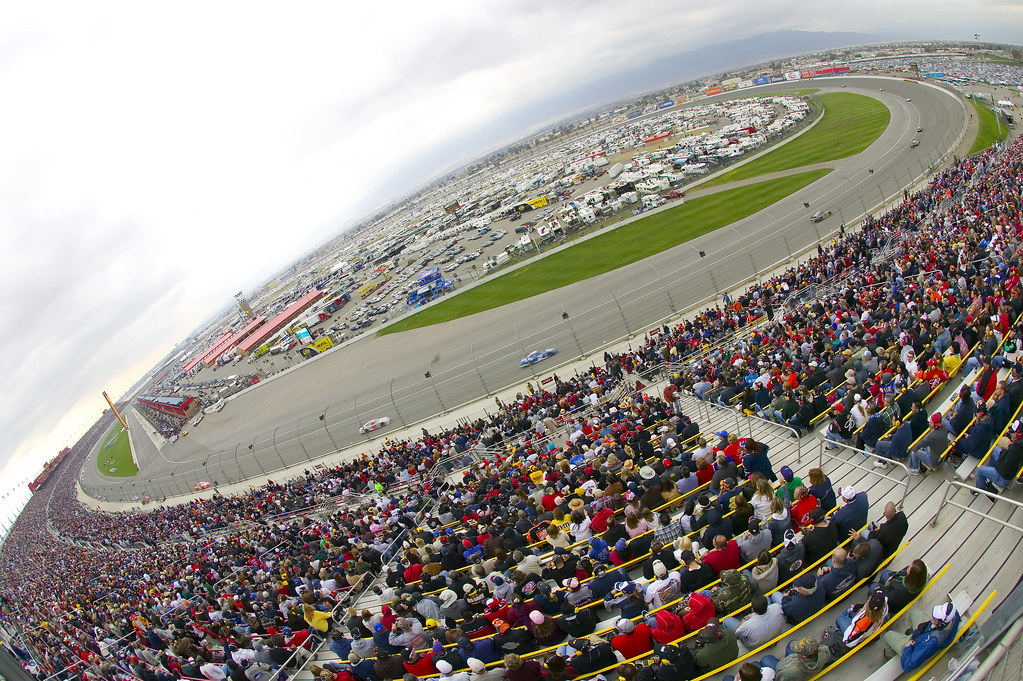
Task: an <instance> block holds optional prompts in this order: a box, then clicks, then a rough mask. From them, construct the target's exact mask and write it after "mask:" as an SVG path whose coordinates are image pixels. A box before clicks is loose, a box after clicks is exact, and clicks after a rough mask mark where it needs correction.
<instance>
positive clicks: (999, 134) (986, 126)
mask: <svg viewBox="0 0 1023 681" xmlns="http://www.w3.org/2000/svg"><path fill="white" fill-rule="evenodd" d="M970 102H972V103H973V108H974V109H975V110H976V112H977V122H978V123H979V124H980V129H979V130H977V138H976V139H975V140H973V146H971V147H970V152H969V154H967V155H968V156H972V155H973V154H976V153H978V152H981V151H984V150H985V149H987V148H988V147H990V146H991V145H992V144H994V143H995V142H997V141H999V140H1004V139H1005V138H1006V137H1007V136H1008V135H1009V128H1008V127H1006V125H1005V123H1004V122H1003V123H1002V124H1001V129H999V125H998V117H997V116H996V115H995V112H994V111H992V110H991V109H989V108H987V107H986V106H984V104H982V103H981V102H978V101H977V100H976V99H971V100H970Z"/></svg>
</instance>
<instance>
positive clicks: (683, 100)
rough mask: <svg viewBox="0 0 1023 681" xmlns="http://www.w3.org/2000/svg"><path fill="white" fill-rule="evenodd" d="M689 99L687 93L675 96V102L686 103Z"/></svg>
mask: <svg viewBox="0 0 1023 681" xmlns="http://www.w3.org/2000/svg"><path fill="white" fill-rule="evenodd" d="M688 100H689V98H688V97H686V96H685V95H679V96H678V97H676V98H675V104H685V103H686V102H687V101H688Z"/></svg>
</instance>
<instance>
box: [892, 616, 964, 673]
mask: <svg viewBox="0 0 1023 681" xmlns="http://www.w3.org/2000/svg"><path fill="white" fill-rule="evenodd" d="M908 617H909V623H910V625H911V626H912V627H913V629H912V631H911V633H909V634H902V633H900V632H898V631H891V630H889V631H886V632H885V634H884V637H883V639H884V649H885V650H884V654H885V657H886V658H892V657H895V656H899V657H900V661H901V662H902V669H903V671H907V672H908V671H912V670H914V669H917V668H919V667H920V666H921V665H923V664H924V663H925V662H927V660H929V659H931V658H932V657H934V656H935V655H937V654H938V653H939V652H941V651H942V650H943V649H945V648H947V647H948V646H949V645H951V644H952V641H954V640H955V636H956V633H957V632H958V631H959V613H958V612H956V609H955V606H954V605H952V604H951V603H940V604H938V605H936V606H934V607H933V608H931V610H930V612H928V611H926V610H922V609H919V608H916V607H913V608H910V609H909V615H908Z"/></svg>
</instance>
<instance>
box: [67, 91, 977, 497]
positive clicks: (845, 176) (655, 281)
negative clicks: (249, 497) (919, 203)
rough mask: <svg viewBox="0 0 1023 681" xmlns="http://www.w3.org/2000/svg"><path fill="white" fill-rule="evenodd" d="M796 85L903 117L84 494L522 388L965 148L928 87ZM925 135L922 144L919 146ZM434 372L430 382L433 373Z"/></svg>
mask: <svg viewBox="0 0 1023 681" xmlns="http://www.w3.org/2000/svg"><path fill="white" fill-rule="evenodd" d="M843 83H844V84H845V85H846V86H847V87H846V88H845V89H842V88H841V85H842V84H843ZM794 87H801V88H807V87H814V88H819V89H820V90H821V91H822V92H827V91H845V92H854V93H862V94H866V95H869V96H872V97H876V98H878V99H879V100H880V101H882V102H883V103H884V104H885V105H886V106H888V108H889V109H890V110H891V122H890V124H889V126H888V128H887V129H886V130H885V132H884V133H883V134H882V135H881V136H880V137H879V138H878V139H877V140H876V141H875V142H874V144H872V145H871V146H870V147H869V148H868V149H867V150H865V151H864V152H863V153H861V154H858V155H856V156H853V157H851V158H848V159H843V160H839V161H835V162H833V163H827V164H824V165H827V166H829V167H833V168H834V170H833V171H832V172H831V173H830V174H828V175H827V176H826V177H824V178H822V179H820V180H818V181H817V182H815V183H813V184H811V185H809V186H807V187H806V188H804V189H802V190H800V191H798V192H797V193H795V194H794V195H792V196H790V197H788V198H785V199H783V200H781V201H779V202H778V203H776V204H774V205H772V206H770V207H769V208H768V209H767V210H763V211H761V212H759V213H757V214H756V215H753V216H751V217H749V218H746V219H743V220H741V221H739V222H736V223H734V224H732V225H730V226H728V227H724V228H722V229H720V230H717V231H715V232H713V233H710V234H706V235H704V236H701V237H698V238H697V239H694V240H693V241H690V242H687V243H685V244H682V245H679V246H676V247H674V248H672V249H669V250H667V251H664V252H662V253H659V254H657V255H654V256H651V257H650V258H647V259H645V260H643V261H640V262H637V263H634V264H631V265H628V266H625V267H622V268H619V269H617V270H614V271H612V272H608V273H606V274H603V275H600V276H597V277H594V278H592V279H588V280H586V281H583V282H579V283H576V284H572V285H570V286H567V287H565V288H562V289H559V290H556V291H551V292H549V293H545V294H542V295H539V296H535V297H533V298H530V299H528V300H523V301H519V302H517V303H512V304H510V305H505V306H503V307H501V308H499V309H495V310H489V311H487V312H482V313H479V314H476V315H474V316H472V317H469V318H466V319H461V320H456V321H452V322H448V323H445V324H440V325H435V326H431V327H428V328H423V329H417V330H413V331H408V332H404V333H399V334H391V335H387V336H383V337H380V338H377V337H372V336H370V337H366V338H363V339H361V340H359V341H358V342H355V343H352V344H351V345H350V346H348V347H345V348H341V349H339V350H337V351H334V352H331V353H329V354H327V355H326V356H324V357H321V358H318V359H316V360H314V361H311V362H306V363H304V364H303V365H301V366H299V367H297V368H295V369H293V370H292V371H289V372H287V373H285V374H281V375H278V376H276V377H274V379H273V380H272V381H271V382H270V383H269V384H267V385H264V386H260V387H258V388H256V389H254V390H249V391H248V392H246V393H244V394H242V395H239V396H237V397H235V398H234V399H232V400H231V401H230V402H229V403H228V405H227V407H226V408H225V409H224V410H223V411H222V412H220V413H217V414H211V415H209V416H207V417H206V418H205V420H204V421H203V423H202V424H201V425H200V426H198V427H196V428H190V429H189V430H190V434H189V435H188V436H187V437H185V438H182V439H181V440H180V441H179V442H177V443H176V444H174V445H165V446H164V447H163V448H162V451H161V450H159V449H157V448H156V446H155V445H153V443H152V442H151V441H150V440H149V438H148V437H146V436H142V437H133V442H134V443H135V445H136V456H137V459H138V461H139V464H140V467H141V472H140V474H139V476H138V477H137V478H136V479H135V482H136V485H135V486H134V487H133V486H131V484H130V483H125V482H123V481H113V480H110V479H104V478H103V477H102V476H101V475H100V474H99V472H98V471H97V470H96V467H95V463H94V462H91V461H90V464H89V465H87V466H86V468H87V470H86V473H85V476H84V482H83V488H84V489H85V490H86V492H87V493H89V494H92V495H95V496H99V497H101V498H105V499H108V500H126V499H128V498H130V497H132V496H134V495H135V494H137V493H138V492H139V491H140V490H141V489H142V488H145V489H147V490H150V493H153V494H154V496H155V495H156V494H159V493H160V492H159V490H161V489H162V490H163V493H164V494H174V493H182V492H185V491H188V490H190V489H191V487H192V486H193V485H194V484H195V483H196V482H197V481H199V480H208V481H213V480H216V481H219V482H220V483H224V482H226V481H229V480H230V481H237V480H241V479H247V478H250V477H255V476H256V475H259V474H261V473H265V472H268V471H271V470H275V469H280V468H282V467H283V466H285V465H294V464H297V463H301V462H303V461H309V460H312V459H315V458H316V457H318V456H321V455H323V454H326V453H328V452H333V451H336V450H337V449H340V448H344V447H346V446H347V445H350V444H353V443H357V442H363V441H365V440H366V437H365V436H362V435H360V434H359V432H358V427H359V425H361V424H362V423H364V422H365V421H368V420H369V419H371V418H376V417H379V416H390V417H391V419H392V421H393V425H402V424H410V423H414V422H416V421H418V420H420V419H424V418H427V417H430V416H433V415H435V414H438V413H440V412H442V411H447V410H450V409H451V408H452V407H455V406H457V405H459V404H462V403H465V402H468V401H471V400H474V399H476V398H479V397H483V396H486V395H488V394H492V393H493V392H495V391H496V390H499V389H501V388H504V387H506V386H508V385H511V384H514V383H522V382H524V381H525V380H528V379H530V378H532V376H533V371H532V370H530V369H526V368H521V367H520V366H519V359H520V358H521V357H523V356H525V355H526V354H527V353H528V352H529V351H531V350H534V349H542V348H548V347H554V348H558V350H559V354H558V355H556V356H555V357H553V358H551V359H548V360H545V361H544V362H543V363H541V364H538V365H536V367H535V371H536V372H537V374H539V373H540V372H545V374H544V375H549V374H550V371H551V368H552V367H554V366H556V364H557V363H560V362H562V361H564V360H569V359H574V358H576V357H579V356H580V355H582V354H586V353H589V352H590V351H592V350H593V349H595V348H599V347H601V346H603V345H604V344H606V343H609V342H610V341H613V340H615V339H617V338H621V337H623V336H625V335H627V334H629V333H635V332H638V331H643V330H645V329H648V328H650V327H651V326H652V325H653V324H655V323H656V322H657V320H659V319H661V318H663V317H665V316H666V315H668V314H670V313H671V312H673V311H674V310H684V309H686V308H688V307H689V306H691V305H693V304H695V303H696V302H698V301H700V300H703V299H705V298H707V297H709V296H714V295H719V294H720V292H721V291H724V290H725V289H726V288H730V287H731V286H732V285H734V284H736V283H738V282H742V281H746V280H747V279H748V278H749V277H750V276H752V275H753V274H754V273H755V272H766V271H768V270H769V269H770V268H771V267H772V266H773V265H775V264H776V263H779V262H780V261H782V260H783V259H785V258H788V257H789V256H790V255H791V254H792V253H797V252H799V251H800V250H802V249H803V248H805V247H808V246H810V245H812V244H815V243H816V242H817V241H818V239H819V238H826V235H827V234H830V233H832V232H835V231H837V230H838V227H839V225H840V224H841V223H848V224H852V223H854V222H857V221H858V220H859V219H860V218H861V217H862V216H863V215H864V214H865V213H866V212H868V211H871V210H876V209H877V208H878V207H879V206H880V205H881V204H882V203H883V202H884V201H885V200H888V199H889V198H891V197H893V196H901V194H902V190H903V188H905V187H908V186H910V185H912V184H913V183H915V182H917V181H918V180H919V179H921V178H922V177H924V176H925V175H926V173H927V169H928V166H929V165H930V164H931V163H934V162H937V161H938V159H939V158H941V157H943V156H944V155H946V154H947V153H948V152H949V151H950V150H951V149H953V148H954V146H955V145H956V143H957V142H958V141H959V138H960V134H961V133H962V131H963V129H964V127H965V125H966V122H967V120H966V117H967V113H966V111H965V110H964V108H963V106H962V105H961V103H960V102H959V100H957V99H955V98H953V97H952V96H950V95H949V94H948V93H945V92H943V91H940V90H938V89H936V88H933V87H930V86H927V85H923V84H920V83H913V82H905V81H901V80H896V79H880V78H867V77H850V78H842V79H828V80H817V81H814V82H813V83H788V84H786V83H779V84H776V85H775V86H773V89H774V90H776V91H777V90H791V89H793V88H794ZM879 88H884V91H883V92H882V91H880V90H879ZM771 89H772V87H765V88H756V89H754V90H750V91H748V92H743V93H742V94H744V95H745V94H762V93H764V92H769V91H771ZM734 95H735V93H729V96H734ZM907 98H912V101H906V100H907ZM702 101H706V100H702ZM918 127H922V128H923V129H924V131H923V133H920V134H918V133H917V132H916V130H917V128H918ZM914 138H919V140H920V145H919V147H917V148H915V149H911V148H910V142H911V140H912V139H914ZM869 168H872V169H873V170H874V172H873V173H869V172H868V169H869ZM793 172H800V170H796V171H793ZM759 179H766V178H759ZM722 188H726V187H722ZM803 202H808V203H809V204H810V208H809V209H807V208H805V207H804V206H803ZM815 210H830V211H831V212H832V216H831V217H830V218H828V219H826V220H824V221H823V222H821V223H819V224H814V223H812V222H811V221H810V214H811V213H812V212H814V211H815ZM699 250H703V251H705V252H706V257H705V258H700V257H699V256H698V251H699ZM563 311H564V312H566V313H568V315H569V318H568V320H563V318H562V313H563ZM427 371H429V372H430V376H431V378H430V379H426V378H424V374H425V373H426V372H427ZM131 418H134V416H133V415H132V416H130V417H129V419H131ZM129 425H130V426H132V423H131V421H130V420H129ZM392 427H393V426H392ZM133 431H134V428H133ZM384 432H386V431H384ZM140 443H141V446H139V444H140ZM172 473H173V477H172V476H171V474H172Z"/></svg>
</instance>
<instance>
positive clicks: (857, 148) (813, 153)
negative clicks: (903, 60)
mask: <svg viewBox="0 0 1023 681" xmlns="http://www.w3.org/2000/svg"><path fill="white" fill-rule="evenodd" d="M819 99H820V102H821V104H822V105H823V106H824V118H823V119H821V121H820V122H819V123H817V125H815V126H814V127H813V129H811V130H809V131H808V132H806V133H804V134H802V135H800V136H799V137H797V138H796V139H794V140H792V141H791V142H788V143H786V144H783V145H782V146H780V147H778V148H777V149H775V150H774V151H772V152H770V153H768V154H765V155H764V156H762V157H760V158H758V159H757V160H756V161H751V162H750V163H747V164H746V165H743V166H740V167H738V168H736V169H735V170H732V171H729V172H727V173H724V174H722V175H721V176H719V177H716V178H714V179H713V180H710V181H709V182H705V183H703V184H701V185H700V186H701V187H713V186H716V185H722V184H728V183H729V182H735V181H736V180H746V179H749V178H751V177H757V176H758V175H764V174H766V173H773V172H776V171H779V170H791V169H793V168H799V167H802V166H805V165H808V164H811V163H823V162H824V161H835V160H837V159H840V158H846V157H848V156H852V155H853V154H858V153H860V152H861V151H863V150H864V149H866V148H867V147H869V146H870V145H871V143H872V142H873V141H874V140H876V139H877V138H878V137H880V136H881V133H882V132H884V130H885V128H887V127H888V122H889V121H890V120H891V112H889V111H888V107H886V106H885V105H884V104H882V103H881V102H879V101H878V100H876V99H874V98H873V97H867V96H866V95H857V94H853V93H851V92H829V93H827V94H823V95H820V97H819Z"/></svg>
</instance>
